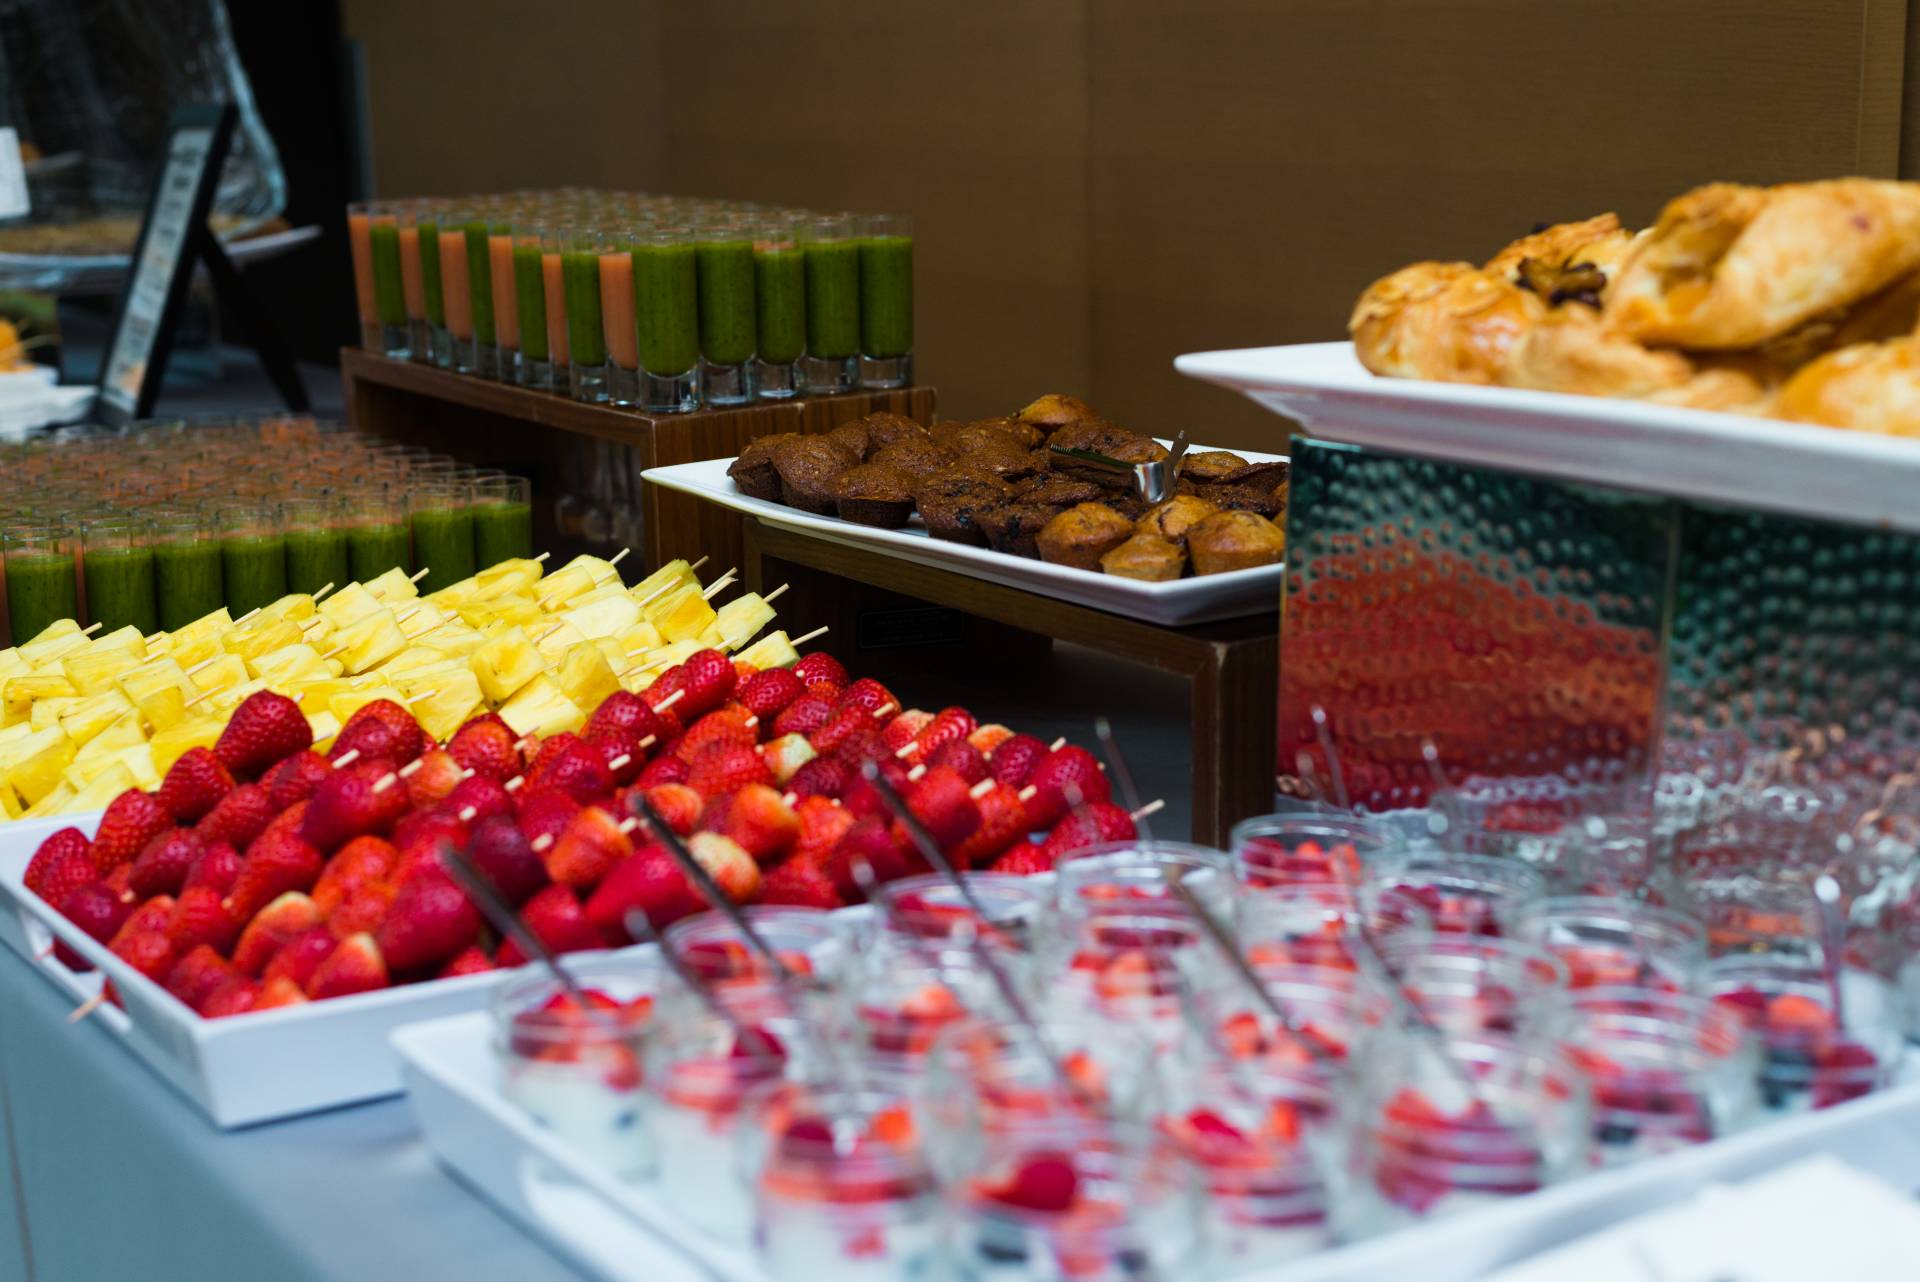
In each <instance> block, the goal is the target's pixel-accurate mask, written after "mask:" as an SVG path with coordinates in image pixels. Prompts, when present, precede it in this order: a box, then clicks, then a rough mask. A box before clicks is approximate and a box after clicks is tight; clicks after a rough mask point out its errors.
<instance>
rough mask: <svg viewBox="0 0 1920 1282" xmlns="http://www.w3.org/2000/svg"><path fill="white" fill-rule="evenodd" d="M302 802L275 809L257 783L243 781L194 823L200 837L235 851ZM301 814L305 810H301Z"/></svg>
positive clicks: (302, 802)
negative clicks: (222, 844) (223, 843)
mask: <svg viewBox="0 0 1920 1282" xmlns="http://www.w3.org/2000/svg"><path fill="white" fill-rule="evenodd" d="M306 804H307V803H306V802H305V801H296V802H294V803H293V805H292V806H288V807H287V808H286V809H285V810H275V809H274V806H273V798H272V797H271V796H269V795H268V793H267V790H266V789H265V788H263V787H261V786H260V785H259V784H257V783H243V784H241V785H240V786H239V787H237V788H235V789H234V790H233V791H232V792H230V793H228V794H227V795H226V796H224V797H222V798H220V804H218V805H216V806H215V807H214V808H213V809H212V810H209V811H208V812H207V813H206V816H205V817H204V818H202V819H201V820H200V822H199V823H197V824H195V825H194V826H193V831H194V833H195V834H196V835H197V836H198V837H199V838H200V840H202V841H204V842H206V843H207V844H209V845H212V844H213V843H215V842H225V843H226V844H227V845H229V846H232V847H233V848H234V849H235V850H245V849H246V848H247V847H248V846H250V845H252V844H253V843H254V841H255V840H257V839H258V838H259V836H260V834H261V833H263V832H265V831H266V830H267V827H268V825H270V824H271V823H273V821H274V820H275V819H276V818H284V817H285V816H287V815H290V814H292V813H293V812H294V810H295V808H297V807H300V806H304V805H306ZM302 813H304V811H303V812H302Z"/></svg>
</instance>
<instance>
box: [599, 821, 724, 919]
mask: <svg viewBox="0 0 1920 1282" xmlns="http://www.w3.org/2000/svg"><path fill="white" fill-rule="evenodd" d="M705 907H706V904H705V903H703V902H702V901H701V899H700V896H699V895H698V894H696V893H695V892H694V889H693V885H692V883H691V882H689V881H688V880H687V876H686V874H685V873H683V872H681V871H680V866H679V865H678V864H676V863H674V862H673V858H672V856H670V855H668V854H667V852H666V851H664V850H662V849H661V848H660V847H658V846H655V845H651V844H649V845H643V846H641V847H639V848H638V849H637V850H635V851H634V852H633V855H632V857H631V858H629V859H626V860H624V861H622V862H621V863H620V864H619V865H617V866H616V867H615V868H614V869H613V870H612V871H610V872H609V873H608V874H607V875H606V878H605V879H604V880H603V881H601V883H600V884H599V886H598V887H596V888H595V890H594V892H593V894H592V896H591V897H590V898H589V899H588V900H587V906H586V920H587V922H588V923H590V924H591V926H592V927H593V928H594V929H595V930H596V931H598V932H600V933H602V934H606V935H611V936H613V937H615V938H619V939H623V940H624V939H630V938H631V936H630V935H629V934H628V932H627V926H626V916H627V913H628V912H630V911H631V910H633V909H635V908H638V909H639V910H640V911H641V912H643V913H645V914H646V917H647V921H648V923H649V924H650V925H652V927H653V928H654V929H655V930H663V929H665V928H666V927H668V926H671V925H672V924H673V923H674V922H676V921H679V920H680V919H681V918H682V917H691V916H692V915H693V914H695V913H697V912H699V911H701V910H702V909H704V908H705Z"/></svg>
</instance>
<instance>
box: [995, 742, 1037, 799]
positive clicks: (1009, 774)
mask: <svg viewBox="0 0 1920 1282" xmlns="http://www.w3.org/2000/svg"><path fill="white" fill-rule="evenodd" d="M1046 757H1047V745H1046V744H1044V743H1041V742H1040V741H1039V740H1038V739H1036V738H1034V737H1033V736H1032V735H1030V734H1017V735H1015V736H1013V738H1011V739H1007V740H1004V741H1003V742H1002V743H1001V744H1000V746H999V747H998V748H995V749H994V750H993V753H992V755H990V756H989V757H988V758H987V769H988V770H989V771H991V772H992V774H993V778H994V781H995V782H997V783H1005V784H1011V785H1013V786H1014V787H1015V788H1024V787H1026V786H1027V781H1028V780H1029V779H1031V778H1033V772H1034V768H1035V767H1037V766H1038V765H1039V764H1040V763H1041V762H1042V761H1044V760H1046Z"/></svg>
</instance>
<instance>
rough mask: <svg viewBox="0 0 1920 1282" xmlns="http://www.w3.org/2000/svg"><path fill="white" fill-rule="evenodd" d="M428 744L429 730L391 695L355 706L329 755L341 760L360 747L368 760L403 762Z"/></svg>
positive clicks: (413, 756)
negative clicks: (421, 726)
mask: <svg viewBox="0 0 1920 1282" xmlns="http://www.w3.org/2000/svg"><path fill="white" fill-rule="evenodd" d="M427 746H428V740H427V736H426V732H425V731H423V730H421V729H420V723H419V722H418V721H415V720H414V719H413V714H412V713H411V712H408V711H407V710H406V709H405V708H403V707H401V706H400V705H399V704H397V703H395V702H394V701H393V700H391V699H375V700H373V701H372V702H371V703H363V704H361V705H360V706H359V707H358V708H356V709H354V712H353V715H352V716H350V717H348V718H347V723H346V724H345V725H343V726H341V727H340V733H339V734H338V735H336V736H334V740H333V747H332V749H331V750H329V752H328V753H327V755H328V756H330V757H332V758H334V759H336V760H338V759H339V758H340V757H341V756H343V755H345V754H346V753H348V752H351V751H354V750H356V749H357V750H359V752H360V755H361V756H362V757H363V758H366V759H367V760H375V759H379V760H383V761H386V762H387V763H388V764H389V765H394V766H404V765H405V764H407V763H408V762H409V761H412V760H413V759H414V758H415V757H417V756H419V755H420V754H421V753H422V752H423V751H425V750H426V748H427Z"/></svg>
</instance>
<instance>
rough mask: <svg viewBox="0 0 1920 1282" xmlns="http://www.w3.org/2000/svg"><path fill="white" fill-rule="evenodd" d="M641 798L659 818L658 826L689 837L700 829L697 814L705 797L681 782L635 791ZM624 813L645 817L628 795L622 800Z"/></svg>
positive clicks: (704, 801) (702, 807)
mask: <svg viewBox="0 0 1920 1282" xmlns="http://www.w3.org/2000/svg"><path fill="white" fill-rule="evenodd" d="M636 791H638V792H639V794H640V795H641V796H643V797H645V799H646V802H647V804H648V805H649V806H651V807H652V808H653V812H654V813H655V814H656V815H658V816H660V820H661V822H662V823H664V824H666V825H667V827H669V828H671V829H673V830H674V832H676V833H677V834H679V835H680V836H682V837H685V836H689V835H691V834H692V832H693V830H694V829H695V828H697V827H699V826H700V816H701V813H702V812H703V811H704V810H705V808H706V798H704V797H702V796H701V795H700V794H699V793H698V792H696V791H694V790H693V789H692V788H690V787H688V786H687V785H686V784H684V783H663V784H661V785H659V786H658V787H654V788H645V789H636ZM624 800H625V803H626V808H627V813H628V814H629V815H631V816H632V817H634V818H635V819H642V820H644V819H645V818H646V815H645V814H644V813H643V812H642V810H641V808H640V807H639V806H637V805H635V804H634V800H633V797H632V796H628V797H626V798H624Z"/></svg>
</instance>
